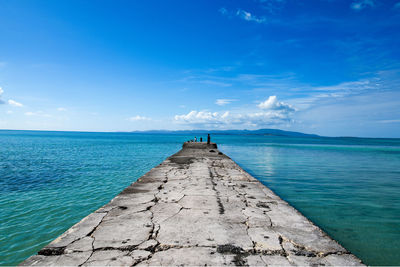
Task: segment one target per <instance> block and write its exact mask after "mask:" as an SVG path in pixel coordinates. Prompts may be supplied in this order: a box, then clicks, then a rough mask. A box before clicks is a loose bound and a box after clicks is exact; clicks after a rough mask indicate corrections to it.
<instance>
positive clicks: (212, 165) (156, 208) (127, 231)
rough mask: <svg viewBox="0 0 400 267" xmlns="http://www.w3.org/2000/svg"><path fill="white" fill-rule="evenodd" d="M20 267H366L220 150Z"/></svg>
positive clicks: (140, 189) (179, 158)
mask: <svg viewBox="0 0 400 267" xmlns="http://www.w3.org/2000/svg"><path fill="white" fill-rule="evenodd" d="M21 265H58V266H59V265H79V266H81V265H83V266H86V265H112V266H117V265H118V266H135V265H138V266H149V265H151V266H154V265H156V266H171V265H212V266H216V265H218V266H219V265H250V266H266V265H362V263H361V261H360V260H359V259H357V258H356V257H355V256H353V255H351V254H350V253H349V252H348V251H346V249H344V248H343V247H342V246H340V245H339V244H338V243H337V242H336V241H334V240H332V239H331V238H330V237H329V236H327V235H326V234H325V233H324V232H322V231H321V230H320V229H319V228H318V227H316V226H315V225H314V224H313V223H311V222H310V221H309V220H308V219H306V218H305V217H304V216H303V215H301V214H300V213H299V212H298V211H296V210H295V209H294V208H292V207H291V206H289V205H288V204H287V203H286V202H285V201H283V200H282V199H280V198H279V197H278V196H277V195H275V194H274V193H273V192H272V191H271V190H269V189H268V188H266V187H265V186H264V185H262V184H261V183H260V182H259V181H257V180H256V179H255V178H253V177H252V176H251V175H249V174H248V173H246V172H245V171H244V170H243V169H241V168H240V167H239V166H238V165H237V164H236V163H235V162H233V161H232V160H231V159H230V158H228V157H227V156H226V155H224V154H222V153H221V152H220V151H219V150H218V149H217V146H216V145H215V144H210V145H207V144H205V143H186V144H184V147H183V149H182V150H181V151H179V152H178V153H176V154H175V155H173V156H171V157H169V158H168V159H166V160H165V161H164V162H163V163H162V164H160V165H159V166H157V167H155V168H153V169H152V170H151V171H150V172H148V173H147V174H145V175H144V176H143V177H141V178H140V179H139V180H138V181H137V182H135V183H133V184H132V185H130V186H129V187H127V188H126V189H125V190H123V191H122V192H121V193H120V194H119V195H118V196H116V197H115V198H114V199H113V200H112V201H110V202H109V203H108V204H106V205H105V206H103V207H102V208H100V209H99V210H97V211H96V212H94V213H92V214H90V215H89V216H87V217H86V218H84V219H83V220H82V221H80V222H79V223H77V224H76V225H74V226H73V227H71V229H69V230H68V231H67V232H65V233H64V234H63V235H61V236H60V237H59V238H57V239H56V240H54V241H53V242H51V243H50V244H49V245H47V246H46V247H44V248H43V249H42V250H40V251H39V253H38V255H35V256H32V257H30V258H28V259H27V260H25V261H24V262H22V264H21Z"/></svg>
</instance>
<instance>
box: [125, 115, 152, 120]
mask: <svg viewBox="0 0 400 267" xmlns="http://www.w3.org/2000/svg"><path fill="white" fill-rule="evenodd" d="M128 120H129V121H149V120H151V118H148V117H144V116H139V115H136V116H133V117H130V118H128Z"/></svg>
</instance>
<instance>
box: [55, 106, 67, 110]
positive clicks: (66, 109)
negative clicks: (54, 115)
mask: <svg viewBox="0 0 400 267" xmlns="http://www.w3.org/2000/svg"><path fill="white" fill-rule="evenodd" d="M57 110H58V111H67V109H66V108H62V107H61V108H57Z"/></svg>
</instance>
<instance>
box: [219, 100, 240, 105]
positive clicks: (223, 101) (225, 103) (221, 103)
mask: <svg viewBox="0 0 400 267" xmlns="http://www.w3.org/2000/svg"><path fill="white" fill-rule="evenodd" d="M233 101H236V99H217V100H216V101H215V104H217V105H219V106H224V105H227V104H230V103H232V102H233Z"/></svg>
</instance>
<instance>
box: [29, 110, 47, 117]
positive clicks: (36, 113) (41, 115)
mask: <svg viewBox="0 0 400 267" xmlns="http://www.w3.org/2000/svg"><path fill="white" fill-rule="evenodd" d="M24 114H25V116H38V117H51V115H50V114H47V113H45V112H43V111H40V110H39V111H37V112H32V111H28V112H25V113H24Z"/></svg>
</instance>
